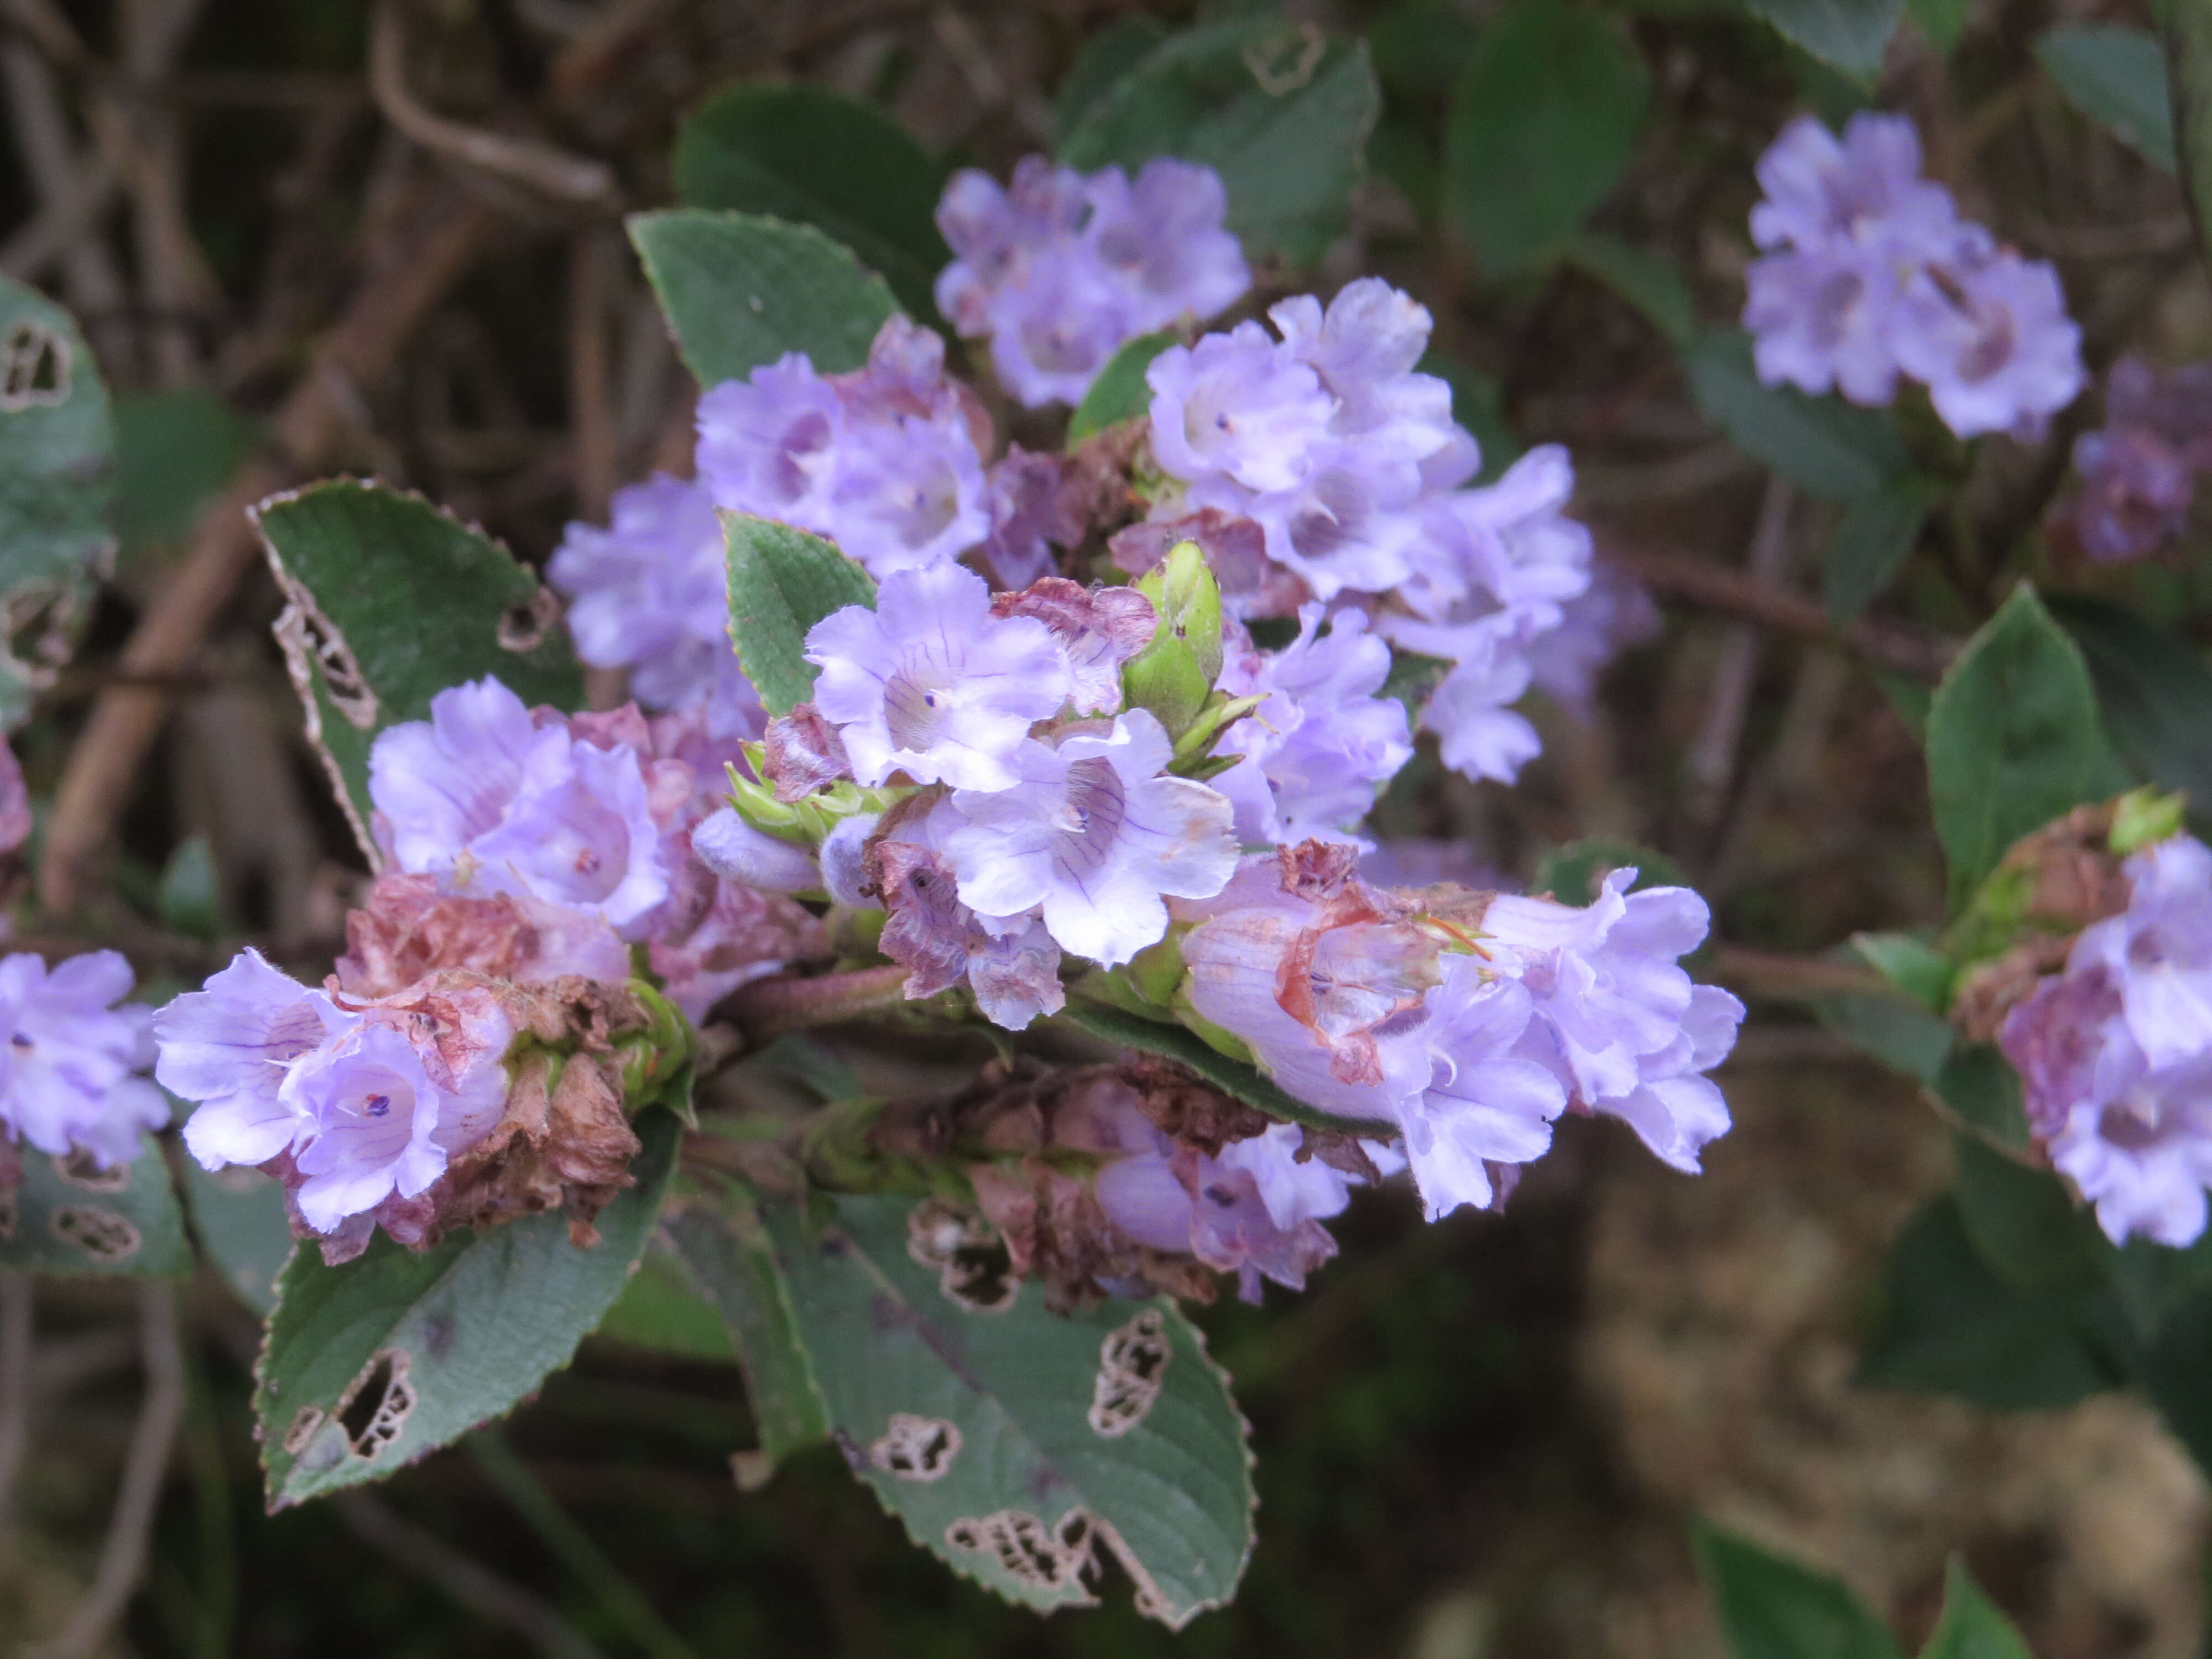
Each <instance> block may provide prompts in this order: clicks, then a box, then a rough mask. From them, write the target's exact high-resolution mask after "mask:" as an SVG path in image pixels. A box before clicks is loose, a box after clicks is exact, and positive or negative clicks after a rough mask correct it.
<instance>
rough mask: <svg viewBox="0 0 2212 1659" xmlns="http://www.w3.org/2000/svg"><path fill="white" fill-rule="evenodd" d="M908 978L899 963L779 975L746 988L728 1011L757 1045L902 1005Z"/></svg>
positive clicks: (731, 1017) (747, 1036)
mask: <svg viewBox="0 0 2212 1659" xmlns="http://www.w3.org/2000/svg"><path fill="white" fill-rule="evenodd" d="M906 978H907V970H906V969H904V968H902V967H900V966H899V965H898V964H897V963H891V964H890V965H889V966H888V967H883V968H858V969H854V970H853V971H852V972H850V973H846V974H823V975H820V976H819V977H818V978H815V979H797V978H791V977H787V976H785V975H777V976H775V977H774V978H771V979H757V980H755V981H753V982H752V983H751V984H750V985H748V986H746V987H744V989H743V990H741V991H739V992H738V994H736V995H735V996H734V997H732V999H731V1000H730V1002H729V1005H728V1009H727V1012H728V1016H729V1018H730V1020H731V1022H732V1024H735V1025H736V1026H737V1028H738V1030H741V1031H743V1032H744V1035H745V1041H746V1042H747V1044H748V1045H749V1046H752V1047H756V1048H757V1047H758V1046H759V1045H760V1044H761V1043H763V1042H767V1041H768V1040H769V1038H770V1037H773V1036H778V1035H780V1034H781V1033H782V1032H785V1031H800V1030H805V1029H806V1028H807V1027H809V1026H812V1025H833V1024H836V1023H837V1022H838V1021H840V1020H845V1019H856V1018H860V1016H861V1015H863V1014H871V1013H874V1012H878V1010H880V1009H884V1008H896V1007H898V1006H901V1005H902V1003H904V1002H905V1000H906V990H905V987H906Z"/></svg>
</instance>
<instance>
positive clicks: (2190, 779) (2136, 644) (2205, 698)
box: [2048, 593, 2212, 819]
mask: <svg viewBox="0 0 2212 1659" xmlns="http://www.w3.org/2000/svg"><path fill="white" fill-rule="evenodd" d="M2048 604H2049V605H2050V607H2051V616H2052V617H2053V618H2054V619H2055V620H2056V621H2057V623H2058V625H2059V626H2060V627H2062V628H2063V629H2065V630H2066V632H2067V634H2068V635H2069V636H2070V637H2071V638H2072V640H2073V641H2074V643H2075V645H2077V646H2079V647H2081V655H2082V657H2083V659H2085V660H2086V661H2087V663H2088V665H2089V678H2090V682H2091V683H2092V684H2093V685H2094V686H2095V687H2096V689H2097V706H2098V708H2100V709H2101V710H2102V711H2103V712H2104V716H2105V723H2106V728H2107V729H2108V730H2109V731H2110V732H2112V738H2113V740H2114V741H2115V742H2117V743H2118V744H2119V746H2120V750H2121V752H2122V753H2123V754H2124V755H2125V756H2126V757H2128V759H2129V761H2130V763H2133V765H2134V766H2135V767H2136V769H2137V770H2138V771H2140V772H2141V773H2142V775H2144V776H2145V777H2147V778H2148V779H2149V780H2150V781H2152V782H2153V783H2155V784H2157V785H2159V786H2160V787H2162V788H2166V789H2179V790H2180V791H2181V792H2182V793H2184V794H2185V795H2187V796H2188V797H2189V807H2190V811H2191V814H2192V815H2193V816H2196V817H2199V818H2200V819H2201V818H2203V817H2205V816H2206V815H2207V814H2212V743H2208V742H2207V741H2206V740H2205V735H2204V734H2205V733H2206V732H2208V731H2212V666H2207V665H2206V663H2205V660H2204V656H2203V653H2202V652H2200V651H2199V650H2198V649H2197V647H2195V646H2193V645H2191V643H2190V642H2189V641H2186V640H2185V639H2182V638H2181V637H2180V636H2179V635H2175V634H2172V633H2170V632H2169V631H2167V630H2166V629H2163V628H2160V627H2157V626H2155V625H2154V624H2153V623H2148V622H2145V621H2144V620H2143V619H2142V617H2139V616H2137V615H2136V613H2135V612H2133V611H2129V610H2126V609H2124V607H2122V606H2120V605H2112V604H2109V603H2107V602H2106V601H2105V600H2103V599H2090V598H2088V597H2087V596H2086V595H2082V594H2077V593H2063V594H2054V595H2053V596H2052V597H2051V599H2050V600H2049V601H2048Z"/></svg>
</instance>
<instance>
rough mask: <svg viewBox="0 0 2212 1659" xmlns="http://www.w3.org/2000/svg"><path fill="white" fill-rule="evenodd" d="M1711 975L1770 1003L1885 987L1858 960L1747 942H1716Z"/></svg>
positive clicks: (1877, 990) (1880, 977) (1882, 981)
mask: <svg viewBox="0 0 2212 1659" xmlns="http://www.w3.org/2000/svg"><path fill="white" fill-rule="evenodd" d="M1712 977H1713V978H1715V979H1717V980H1720V981H1723V982H1724V983H1726V984H1729V985H1732V986H1734V987H1736V988H1737V989H1738V990H1740V991H1741V992H1743V993H1744V994H1746V995H1747V996H1752V997H1758V998H1762V999H1764V1000H1767V1001H1771V1002H1802V1001H1804V1000H1805V999H1806V998H1808V997H1814V996H1821V995H1825V994H1828V993H1831V992H1837V991H1876V992H1879V991H1883V990H1886V989H1887V988H1888V981H1886V980H1884V979H1883V978H1882V976H1881V975H1880V974H1878V973H1876V972H1875V970H1874V969H1872V968H1870V967H1868V966H1865V965H1863V964H1862V963H1855V962H1838V961H1834V960H1832V959H1831V958H1829V957H1798V956H1791V955H1790V954H1788V953H1787V952H1785V951H1760V950H1755V949H1753V947H1751V946H1749V945H1725V944H1723V945H1715V946H1714V947H1713V956H1712Z"/></svg>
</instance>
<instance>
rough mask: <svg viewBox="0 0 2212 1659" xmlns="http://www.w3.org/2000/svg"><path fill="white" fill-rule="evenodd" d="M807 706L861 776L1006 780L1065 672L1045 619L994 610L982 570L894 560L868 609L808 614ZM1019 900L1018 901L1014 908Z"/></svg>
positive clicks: (1065, 681)
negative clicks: (811, 676) (811, 618)
mask: <svg viewBox="0 0 2212 1659" xmlns="http://www.w3.org/2000/svg"><path fill="white" fill-rule="evenodd" d="M806 659H807V660H808V661H809V662H811V663H815V664H817V665H819V666H820V668H821V670H822V672H821V675H820V677H819V678H817V680H816V682H815V686H814V705H815V707H816V708H817V709H818V710H820V711H821V714H822V717H823V719H824V720H828V721H829V722H830V723H831V724H832V725H834V726H836V727H837V728H838V734H839V735H840V736H841V737H842V738H843V739H844V743H845V750H846V753H847V754H848V755H849V756H850V757H851V758H852V763H853V775H854V777H855V778H857V779H858V780H859V781H860V782H861V783H864V784H869V785H875V784H880V783H883V782H885V781H888V780H889V779H890V777H891V775H893V774H895V773H898V772H903V773H905V774H906V775H908V777H910V778H912V779H913V780H915V781H916V782H918V783H937V782H944V783H950V784H951V785H953V786H954V787H957V788H963V789H1005V788H1007V787H1011V786H1012V783H1013V782H1014V780H1015V776H1016V773H1015V770H1014V768H1013V765H1012V757H1013V755H1014V752H1015V750H1016V749H1017V748H1018V746H1019V745H1021V744H1023V743H1024V741H1026V740H1027V738H1028V736H1029V729H1030V725H1031V724H1032V723H1033V722H1034V721H1036V720H1044V719H1047V718H1048V717H1049V716H1051V715H1054V714H1058V713H1059V712H1060V708H1061V706H1062V705H1063V704H1064V703H1066V701H1067V698H1068V693H1069V690H1071V688H1072V684H1073V681H1072V678H1071V675H1070V672H1069V669H1068V665H1067V653H1066V652H1065V651H1063V650H1062V649H1061V648H1060V645H1059V643H1058V641H1055V640H1054V638H1053V635H1052V632H1051V630H1050V629H1048V628H1047V627H1046V626H1045V625H1044V624H1043V623H1041V622H1038V621H1036V619H1035V618H1033V617H994V615H992V613H991V592H990V589H989V588H988V587H987V586H985V585H984V582H983V579H982V578H981V577H980V576H977V575H975V574H973V573H972V572H970V571H968V570H965V569H963V568H961V567H960V566H958V565H957V564H953V563H950V562H947V563H943V564H939V565H936V566H933V567H931V568H926V569H915V570H902V571H898V572H896V573H895V574H891V575H890V576H888V577H886V578H885V579H884V585H883V588H882V590H881V592H878V595H877V596H876V608H875V609H874V610H872V611H871V610H869V609H868V608H867V607H866V606H865V605H848V606H846V607H845V608H844V609H843V610H842V611H838V612H836V614H835V615H834V616H829V617H823V619H822V620H821V621H820V622H818V623H815V625H814V626H813V628H812V629H811V630H810V631H809V632H808V634H807V635H806ZM1017 908H1019V907H1017Z"/></svg>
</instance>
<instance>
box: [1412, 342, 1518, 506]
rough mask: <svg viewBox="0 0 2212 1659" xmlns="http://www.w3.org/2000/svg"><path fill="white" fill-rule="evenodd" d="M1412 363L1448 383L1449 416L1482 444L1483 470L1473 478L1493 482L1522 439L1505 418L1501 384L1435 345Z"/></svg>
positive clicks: (1515, 457)
mask: <svg viewBox="0 0 2212 1659" xmlns="http://www.w3.org/2000/svg"><path fill="white" fill-rule="evenodd" d="M1415 367H1416V368H1418V369H1419V371H1420V372H1421V373H1422V374H1433V375H1435V376H1436V377H1437V379H1438V380H1442V381H1443V382H1444V384H1445V385H1447V386H1449V387H1451V394H1452V419H1454V420H1455V421H1457V422H1459V423H1460V424H1461V425H1462V426H1463V427H1465V428H1467V429H1468V431H1469V432H1472V433H1473V434H1474V440H1475V441H1476V442H1477V443H1478V444H1480V446H1481V447H1482V472H1481V474H1480V477H1478V479H1477V480H1476V482H1477V483H1494V482H1496V481H1497V479H1498V477H1499V476H1500V475H1502V474H1503V473H1504V471H1505V469H1506V468H1507V467H1509V466H1510V465H1513V463H1514V462H1516V461H1517V460H1519V459H1521V453H1522V450H1521V440H1520V439H1519V438H1518V437H1516V435H1514V431H1513V428H1511V427H1510V426H1509V425H1507V424H1506V422H1505V391H1504V387H1502V386H1499V385H1498V381H1497V380H1496V379H1495V378H1494V377H1492V376H1491V375H1488V374H1484V373H1483V372H1482V371H1481V370H1480V369H1479V368H1468V366H1467V365H1466V364H1465V363H1462V362H1459V361H1458V360H1457V359H1456V358H1453V357H1447V356H1444V355H1443V353H1442V352H1440V351H1438V350H1437V349H1436V348H1435V347H1434V346H1431V347H1430V348H1429V349H1428V350H1426V351H1425V352H1424V353H1422V354H1421V361H1420V362H1419V363H1418V364H1416V365H1415Z"/></svg>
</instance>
